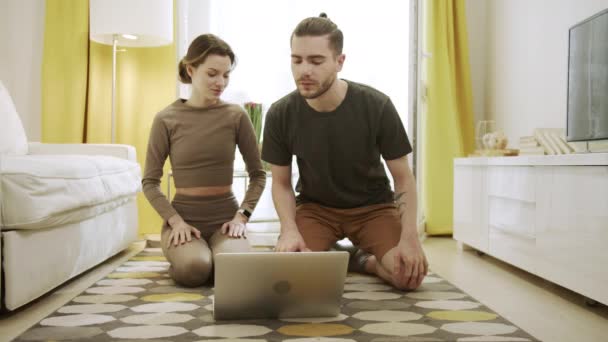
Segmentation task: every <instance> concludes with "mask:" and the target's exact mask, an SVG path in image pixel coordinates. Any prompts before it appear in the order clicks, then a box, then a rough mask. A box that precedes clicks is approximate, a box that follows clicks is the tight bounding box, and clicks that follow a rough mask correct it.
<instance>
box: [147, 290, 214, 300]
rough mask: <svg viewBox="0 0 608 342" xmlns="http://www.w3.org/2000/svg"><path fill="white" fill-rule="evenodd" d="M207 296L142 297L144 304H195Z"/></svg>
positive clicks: (190, 294) (161, 295)
mask: <svg viewBox="0 0 608 342" xmlns="http://www.w3.org/2000/svg"><path fill="white" fill-rule="evenodd" d="M204 298H205V296H202V295H200V294H196V293H183V292H176V293H167V294H155V295H149V296H145V297H141V300H143V301H144V302H193V301H197V300H201V299H204Z"/></svg>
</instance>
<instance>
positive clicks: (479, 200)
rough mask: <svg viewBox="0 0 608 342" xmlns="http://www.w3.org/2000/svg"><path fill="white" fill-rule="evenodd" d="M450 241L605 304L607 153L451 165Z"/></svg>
mask: <svg viewBox="0 0 608 342" xmlns="http://www.w3.org/2000/svg"><path fill="white" fill-rule="evenodd" d="M454 239H456V240H457V241H459V242H461V243H462V244H464V245H466V246H470V247H472V248H474V249H476V250H477V251H480V252H482V253H487V254H489V255H491V256H493V257H496V258H498V259H500V260H503V261H505V262H507V263H510V264H512V265H514V266H517V267H519V268H522V269H524V270H526V271H528V272H530V273H533V274H535V275H538V276H540V277H542V278H545V279H547V280H549V281H551V282H554V283H556V284H558V285H561V286H563V287H566V288H568V289H571V290H573V291H575V292H578V293H580V294H582V295H584V296H586V297H587V298H588V300H589V302H590V303H591V302H592V301H597V302H600V303H603V304H606V305H608V266H607V265H608V153H581V154H568V155H550V156H519V157H487V158H484V157H480V158H457V159H455V160H454Z"/></svg>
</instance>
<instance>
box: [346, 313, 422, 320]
mask: <svg viewBox="0 0 608 342" xmlns="http://www.w3.org/2000/svg"><path fill="white" fill-rule="evenodd" d="M353 317H354V318H356V319H360V320H362V321H378V322H403V321H415V320H418V319H420V318H422V315H421V314H417V313H414V312H409V311H395V310H378V311H361V312H358V313H356V314H354V315H353Z"/></svg>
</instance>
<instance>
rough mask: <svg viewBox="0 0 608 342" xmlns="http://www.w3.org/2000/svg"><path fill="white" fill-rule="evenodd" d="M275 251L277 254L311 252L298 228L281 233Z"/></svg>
mask: <svg viewBox="0 0 608 342" xmlns="http://www.w3.org/2000/svg"><path fill="white" fill-rule="evenodd" d="M274 250H275V251H276V252H310V249H309V248H308V247H306V243H304V239H303V238H302V235H301V234H300V232H298V230H297V228H296V229H292V230H289V231H287V232H284V233H281V236H279V241H277V246H276V247H275V248H274Z"/></svg>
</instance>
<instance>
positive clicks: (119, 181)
mask: <svg viewBox="0 0 608 342" xmlns="http://www.w3.org/2000/svg"><path fill="white" fill-rule="evenodd" d="M0 189H2V196H1V199H0V200H1V203H0V205H1V208H2V215H1V217H2V222H0V223H1V225H2V227H5V228H13V229H40V228H47V227H53V226H57V225H61V224H67V223H72V222H78V221H81V220H84V219H87V218H89V217H93V216H95V215H99V214H101V213H103V212H107V211H109V210H112V209H113V208H115V207H116V206H118V205H121V204H122V203H123V202H124V201H127V200H128V199H129V198H131V197H133V196H134V195H135V194H136V193H137V192H138V191H140V189H141V171H140V167H139V164H137V163H135V162H131V161H128V160H124V159H120V158H116V157H109V156H86V155H25V156H4V157H1V158H0Z"/></svg>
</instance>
